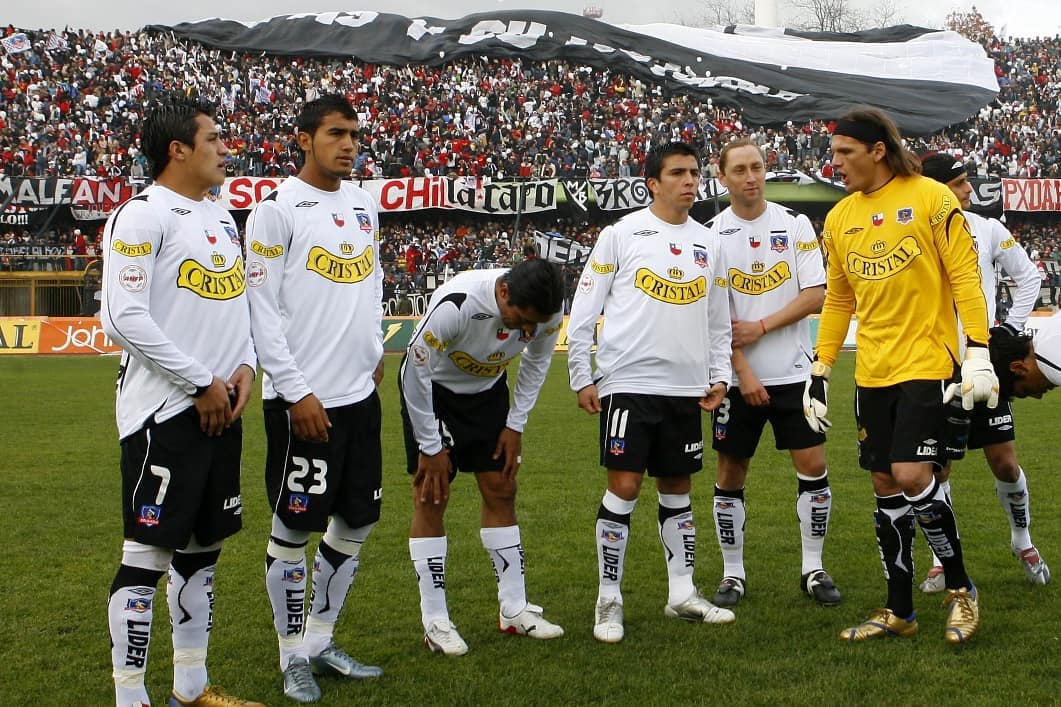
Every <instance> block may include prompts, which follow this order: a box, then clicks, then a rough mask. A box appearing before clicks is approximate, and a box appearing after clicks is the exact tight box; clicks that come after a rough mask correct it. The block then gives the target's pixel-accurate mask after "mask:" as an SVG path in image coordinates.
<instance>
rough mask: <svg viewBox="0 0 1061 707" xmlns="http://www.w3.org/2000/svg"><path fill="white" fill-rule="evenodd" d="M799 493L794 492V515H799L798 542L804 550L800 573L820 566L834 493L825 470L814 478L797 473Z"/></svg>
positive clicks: (821, 565) (822, 565)
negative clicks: (824, 472)
mask: <svg viewBox="0 0 1061 707" xmlns="http://www.w3.org/2000/svg"><path fill="white" fill-rule="evenodd" d="M796 479H797V480H798V483H799V493H798V495H797V496H796V516H797V517H798V518H799V535H800V545H801V547H802V550H803V558H802V568H801V569H800V574H808V573H810V572H813V571H814V570H818V569H822V568H823V567H825V565H824V564H823V563H822V548H823V547H824V546H825V535H826V534H827V533H828V532H829V516H830V514H831V513H832V508H833V494H832V491H831V490H830V489H829V477H828V472H826V474H823V475H822V476H820V477H817V478H814V477H810V476H803V475H802V474H796Z"/></svg>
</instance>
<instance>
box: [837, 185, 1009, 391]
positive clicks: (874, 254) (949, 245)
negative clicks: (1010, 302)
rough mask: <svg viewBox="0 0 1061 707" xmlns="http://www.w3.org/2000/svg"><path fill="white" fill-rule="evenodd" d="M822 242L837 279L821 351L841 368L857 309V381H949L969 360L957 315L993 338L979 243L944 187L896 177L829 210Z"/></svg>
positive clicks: (976, 335) (971, 333)
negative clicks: (963, 355)
mask: <svg viewBox="0 0 1061 707" xmlns="http://www.w3.org/2000/svg"><path fill="white" fill-rule="evenodd" d="M822 242H823V245H824V248H825V253H826V258H827V261H828V262H827V270H828V281H827V290H826V297H825V305H824V306H823V308H822V314H821V321H820V326H819V328H818V342H817V347H816V348H817V354H818V357H819V359H820V360H821V361H822V362H824V363H826V364H828V365H830V366H831V365H833V363H834V362H835V361H836V354H837V352H838V351H839V350H840V346H841V345H842V344H843V341H844V337H845V336H846V334H847V329H848V324H849V322H850V319H851V315H852V314H854V315H855V317H856V318H857V319H858V330H857V334H856V337H855V345H856V348H857V356H856V362H855V383H857V384H858V385H860V386H863V387H870V388H873V387H883V386H889V385H894V384H896V383H901V382H903V381H908V380H919V379H943V378H949V377H950V376H951V375H952V374H953V373H954V367H955V365H956V364H957V363H958V362H959V361H960V359H959V354H958V351H959V348H958V324H957V316H956V312H957V314H960V315H961V319H962V321H963V322H967V323H968V324H967V326H966V327H965V333H966V335H967V336H968V337H969V339H970V340H972V341H975V342H979V343H981V344H985V345H986V343H987V337H988V333H987V326H988V323H987V303H986V301H985V300H984V294H983V290H982V289H981V287H980V268H979V265H978V264H977V257H976V245H975V241H974V239H973V237H972V235H971V234H970V232H969V227H968V225H967V224H966V222H965V217H964V216H962V212H961V205H960V204H959V203H958V201H957V200H956V199H955V198H954V195H953V194H951V192H950V189H948V188H947V187H946V186H944V185H943V184H940V183H939V182H936V181H934V180H932V179H928V178H926V177H921V176H919V175H918V176H911V177H900V176H896V177H895V178H894V179H892V180H891V181H890V182H889V183H888V184H886V185H885V186H884V187H882V188H880V189H878V190H876V191H875V192H873V193H871V194H863V193H861V192H856V193H854V194H851V195H849V196H847V197H845V198H844V199H843V200H841V201H840V202H839V203H837V204H836V206H834V207H833V208H832V210H831V211H829V214H828V216H826V218H825V228H824V229H823V230H822Z"/></svg>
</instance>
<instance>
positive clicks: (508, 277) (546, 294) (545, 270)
mask: <svg viewBox="0 0 1061 707" xmlns="http://www.w3.org/2000/svg"><path fill="white" fill-rule="evenodd" d="M503 282H504V283H505V284H506V285H508V304H509V305H510V306H513V307H521V308H522V307H533V308H534V309H535V310H536V311H537V312H538V314H542V315H547V316H548V315H552V314H556V313H557V312H559V311H560V310H561V309H563V306H564V278H563V276H562V275H561V274H560V268H558V267H556V266H555V265H553V264H552V263H550V262H549V261H547V260H542V259H541V258H532V259H530V260H523V261H521V262H519V263H516V264H515V265H514V266H512V269H511V270H509V271H508V272H507V273H505V275H504V280H503Z"/></svg>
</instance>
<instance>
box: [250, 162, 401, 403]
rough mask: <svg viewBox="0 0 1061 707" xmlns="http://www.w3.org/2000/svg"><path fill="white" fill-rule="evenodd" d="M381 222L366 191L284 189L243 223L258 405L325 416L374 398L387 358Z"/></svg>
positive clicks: (290, 185)
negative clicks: (305, 404) (271, 403)
mask: <svg viewBox="0 0 1061 707" xmlns="http://www.w3.org/2000/svg"><path fill="white" fill-rule="evenodd" d="M378 257H379V214H378V213H377V210H376V204H375V201H374V200H373V199H372V197H371V196H370V195H369V194H368V192H366V191H365V190H364V189H361V188H360V187H358V186H356V185H354V184H351V183H349V182H342V183H341V184H340V187H339V189H338V190H337V191H321V190H320V189H317V188H316V187H313V186H310V185H309V184H307V183H306V182H304V181H302V180H301V179H299V178H297V177H293V178H291V179H285V180H284V181H283V183H282V184H281V185H280V186H279V187H278V188H277V189H276V191H274V192H273V193H272V194H270V195H269V196H267V197H266V198H265V199H264V200H262V201H261V202H260V203H259V204H258V206H257V207H255V209H254V211H253V212H252V213H251V215H250V218H249V219H248V220H247V285H248V289H247V297H248V299H249V300H250V308H251V327H252V330H253V332H254V346H255V348H256V349H257V352H258V360H259V362H260V363H261V366H262V370H264V371H265V375H264V376H262V398H263V399H265V400H272V399H275V398H281V399H283V400H286V401H287V402H289V403H295V402H298V401H299V400H301V399H302V398H304V397H306V396H307V395H309V394H310V393H313V394H314V395H316V396H317V398H319V399H320V401H321V403H322V404H323V405H324V406H325V407H338V406H340V405H349V404H351V403H355V402H358V401H360V400H364V399H365V398H367V397H368V396H369V395H370V394H371V393H372V391H373V390H374V389H375V385H374V384H373V382H372V373H373V371H374V370H375V369H376V366H377V364H379V361H380V357H381V356H382V355H383V329H382V321H383V269H382V268H381V267H380V266H379V262H378Z"/></svg>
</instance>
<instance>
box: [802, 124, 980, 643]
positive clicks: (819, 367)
mask: <svg viewBox="0 0 1061 707" xmlns="http://www.w3.org/2000/svg"><path fill="white" fill-rule="evenodd" d="M832 152H833V158H832V166H833V170H834V172H835V173H836V174H837V175H838V176H839V177H840V178H841V179H842V180H843V183H844V186H845V189H846V190H847V192H848V194H849V195H848V196H847V197H845V198H844V199H843V200H841V201H840V202H839V203H838V204H837V205H836V206H835V207H833V209H832V210H831V211H830V212H829V214H828V216H827V217H826V219H825V228H824V229H823V231H822V240H823V245H824V248H825V253H826V259H827V282H826V298H825V304H824V306H823V308H822V314H821V321H820V326H819V329H818V341H817V346H816V357H815V361H814V364H813V366H812V371H811V378H810V380H809V381H808V382H807V385H806V391H805V393H804V413H805V415H806V417H807V421H808V423H809V424H810V426H811V427H812V428H813V429H815V430H819V431H824V430H825V429H826V428H828V426H829V422H828V418H827V414H828V402H827V395H826V394H827V391H828V380H829V373H830V372H831V370H832V365H833V364H834V363H835V361H836V356H837V352H838V351H839V350H840V346H841V344H842V343H843V341H844V337H845V335H846V333H847V330H848V326H849V323H850V320H851V316H852V315H854V316H855V318H856V319H857V320H858V330H857V334H856V339H855V344H856V348H857V350H858V357H857V359H856V363H855V385H856V392H855V415H856V422H857V424H858V439H859V442H858V449H859V465H860V466H861V467H862V468H863V469H865V470H867V471H869V472H870V474H871V479H872V482H873V492H874V494H875V495H876V499H877V511H876V513H875V525H876V535H877V544H878V545H879V548H880V554H881V559H882V562H883V565H884V575H885V578H886V579H887V585H888V598H887V601H886V603H885V605H884V608H881V609H877V610H875V611H874V612H873V613H872V614H870V616H869V617H868V618H867V619H866V621H865V622H863V623H862V624H859V625H858V626H854V627H852V628H848V629H844V630H843V631H842V632H841V633H840V637H841V639H842V640H845V641H863V640H867V639H871V638H885V637H908V636H912V635H914V634H915V633H917V616H916V614H915V612H914V606H913V577H914V568H913V556H912V553H911V546H912V544H913V539H914V522H915V520H916V522H917V524H918V525H920V526H921V530H922V531H923V532H924V534H925V537H926V538H927V539H928V541H929V544H930V545H931V547H932V549H933V551H934V552H935V553H936V555H937V556H938V557H939V558H940V559H941V560H942V562H943V566H944V568H945V571H946V581H947V598H946V602H945V606H946V607H947V619H946V630H945V634H944V635H945V637H946V640H947V641H948V642H949V643H953V644H961V643H964V642H966V641H968V640H969V639H971V638H972V636H973V635H974V634H975V633H976V630H977V628H978V627H979V625H980V615H979V605H978V598H977V591H976V587H975V586H974V585H973V582H972V580H971V579H969V576H968V574H966V571H965V564H964V562H963V559H962V546H961V540H960V538H959V536H958V525H957V521H956V519H955V515H954V510H953V509H952V508H951V505H950V503H949V502H948V500H947V497H946V494H944V492H943V491H942V489H940V487H939V484H938V483H937V481H936V480H935V479H934V478H933V474H932V470H933V468H935V467H938V466H939V465H940V464H941V463H942V462H943V460H944V456H943V453H944V449H943V444H942V441H941V440H943V438H944V424H945V419H946V415H945V412H944V410H945V407H944V406H945V404H946V403H947V402H948V401H949V400H951V399H952V398H955V397H960V398H961V403H962V405H963V407H964V408H965V409H967V410H968V409H971V408H972V407H973V405H974V404H975V403H976V402H981V401H985V402H987V404H988V406H989V407H994V406H995V405H997V404H998V378H997V377H996V376H995V372H994V370H993V368H992V367H991V361H990V356H989V354H988V351H987V341H988V332H987V304H986V302H985V300H984V294H983V291H982V290H981V288H980V271H979V267H978V265H977V257H976V250H975V246H974V242H973V238H972V235H971V234H970V232H969V228H968V226H967V224H966V222H965V218H964V217H963V216H962V210H961V204H960V203H958V201H957V200H956V199H955V198H954V195H953V194H951V192H950V190H949V189H947V188H946V187H945V186H943V185H942V184H939V183H938V182H936V181H934V180H931V179H928V178H926V177H922V176H921V174H920V172H921V165H920V162H919V161H918V159H917V157H915V156H914V155H913V154H912V153H910V152H909V151H907V150H906V149H905V148H904V147H903V145H902V141H901V138H900V136H899V131H898V128H897V127H896V126H895V123H893V122H892V120H891V119H890V118H889V117H888V116H887V114H885V113H884V112H883V111H881V110H878V109H876V108H871V107H868V106H858V107H856V108H854V109H852V110H850V111H848V113H847V114H846V115H844V117H843V118H841V119H840V120H838V121H837V122H836V127H835V129H834V131H833V136H832ZM956 311H957V314H958V315H960V316H961V319H962V321H963V322H968V325H967V326H966V328H965V335H966V337H967V340H966V342H965V343H966V353H965V356H964V360H961V359H960V358H959V346H958V324H957V317H956V314H955V312H956ZM959 366H960V368H959Z"/></svg>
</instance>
